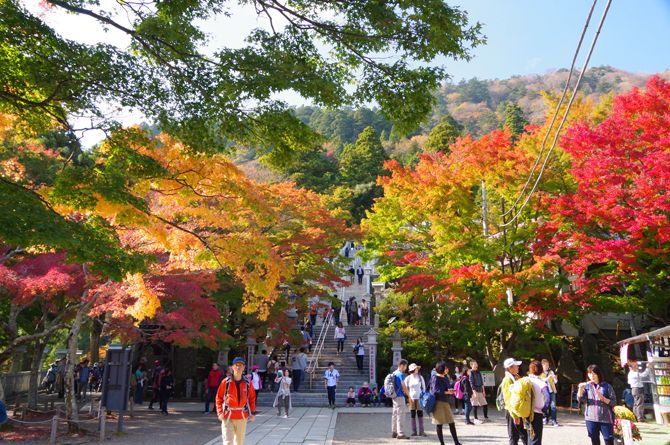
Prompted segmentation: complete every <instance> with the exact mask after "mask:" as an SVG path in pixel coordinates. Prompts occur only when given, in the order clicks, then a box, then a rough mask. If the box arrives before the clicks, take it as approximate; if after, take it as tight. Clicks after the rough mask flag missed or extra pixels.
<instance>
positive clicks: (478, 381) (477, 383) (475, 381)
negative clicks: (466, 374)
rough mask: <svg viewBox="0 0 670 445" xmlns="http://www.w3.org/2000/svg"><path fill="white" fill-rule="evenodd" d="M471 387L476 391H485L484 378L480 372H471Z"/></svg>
mask: <svg viewBox="0 0 670 445" xmlns="http://www.w3.org/2000/svg"><path fill="white" fill-rule="evenodd" d="M470 385H472V389H473V390H475V391H482V390H483V389H484V377H482V373H481V372H479V371H472V370H471V371H470Z"/></svg>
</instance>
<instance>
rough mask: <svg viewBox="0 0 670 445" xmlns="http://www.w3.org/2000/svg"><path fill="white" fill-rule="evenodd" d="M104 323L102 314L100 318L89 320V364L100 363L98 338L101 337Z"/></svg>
mask: <svg viewBox="0 0 670 445" xmlns="http://www.w3.org/2000/svg"><path fill="white" fill-rule="evenodd" d="M104 322H105V314H102V315H101V316H100V317H96V318H93V319H92V320H91V334H90V336H89V339H90V349H89V354H88V356H89V358H90V359H91V363H96V362H98V361H100V337H101V336H102V328H103V325H104Z"/></svg>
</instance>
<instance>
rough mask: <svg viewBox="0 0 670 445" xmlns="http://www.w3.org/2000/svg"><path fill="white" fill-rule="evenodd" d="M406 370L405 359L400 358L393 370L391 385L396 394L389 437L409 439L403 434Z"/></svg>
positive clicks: (405, 414) (405, 404)
mask: <svg viewBox="0 0 670 445" xmlns="http://www.w3.org/2000/svg"><path fill="white" fill-rule="evenodd" d="M406 370H407V360H405V359H401V360H400V361H399V362H398V369H396V370H395V371H393V376H394V379H393V386H394V387H395V394H396V396H395V397H394V398H393V414H392V416H391V433H392V435H391V437H393V438H397V439H409V436H407V435H405V417H406V416H407V400H406V399H405V396H406V395H407V387H406V386H405V377H406V375H405V371H406Z"/></svg>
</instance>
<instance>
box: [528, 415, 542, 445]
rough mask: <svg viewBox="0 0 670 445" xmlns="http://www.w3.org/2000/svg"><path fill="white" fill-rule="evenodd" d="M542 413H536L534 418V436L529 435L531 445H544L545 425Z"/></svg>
mask: <svg viewBox="0 0 670 445" xmlns="http://www.w3.org/2000/svg"><path fill="white" fill-rule="evenodd" d="M542 420H543V417H542V413H535V415H534V416H533V422H532V425H533V434H530V433H529V436H530V437H529V438H528V439H529V440H528V441H529V443H530V445H542V427H543V426H544V425H543V422H542Z"/></svg>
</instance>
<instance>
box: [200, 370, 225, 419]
mask: <svg viewBox="0 0 670 445" xmlns="http://www.w3.org/2000/svg"><path fill="white" fill-rule="evenodd" d="M221 380H223V371H221V369H219V364H218V363H212V369H211V370H210V371H209V374H207V393H206V394H205V412H204V414H207V413H208V412H209V404H210V403H211V402H213V401H214V398H215V397H216V390H217V389H219V385H220V384H221ZM212 412H213V413H214V412H216V410H212Z"/></svg>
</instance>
